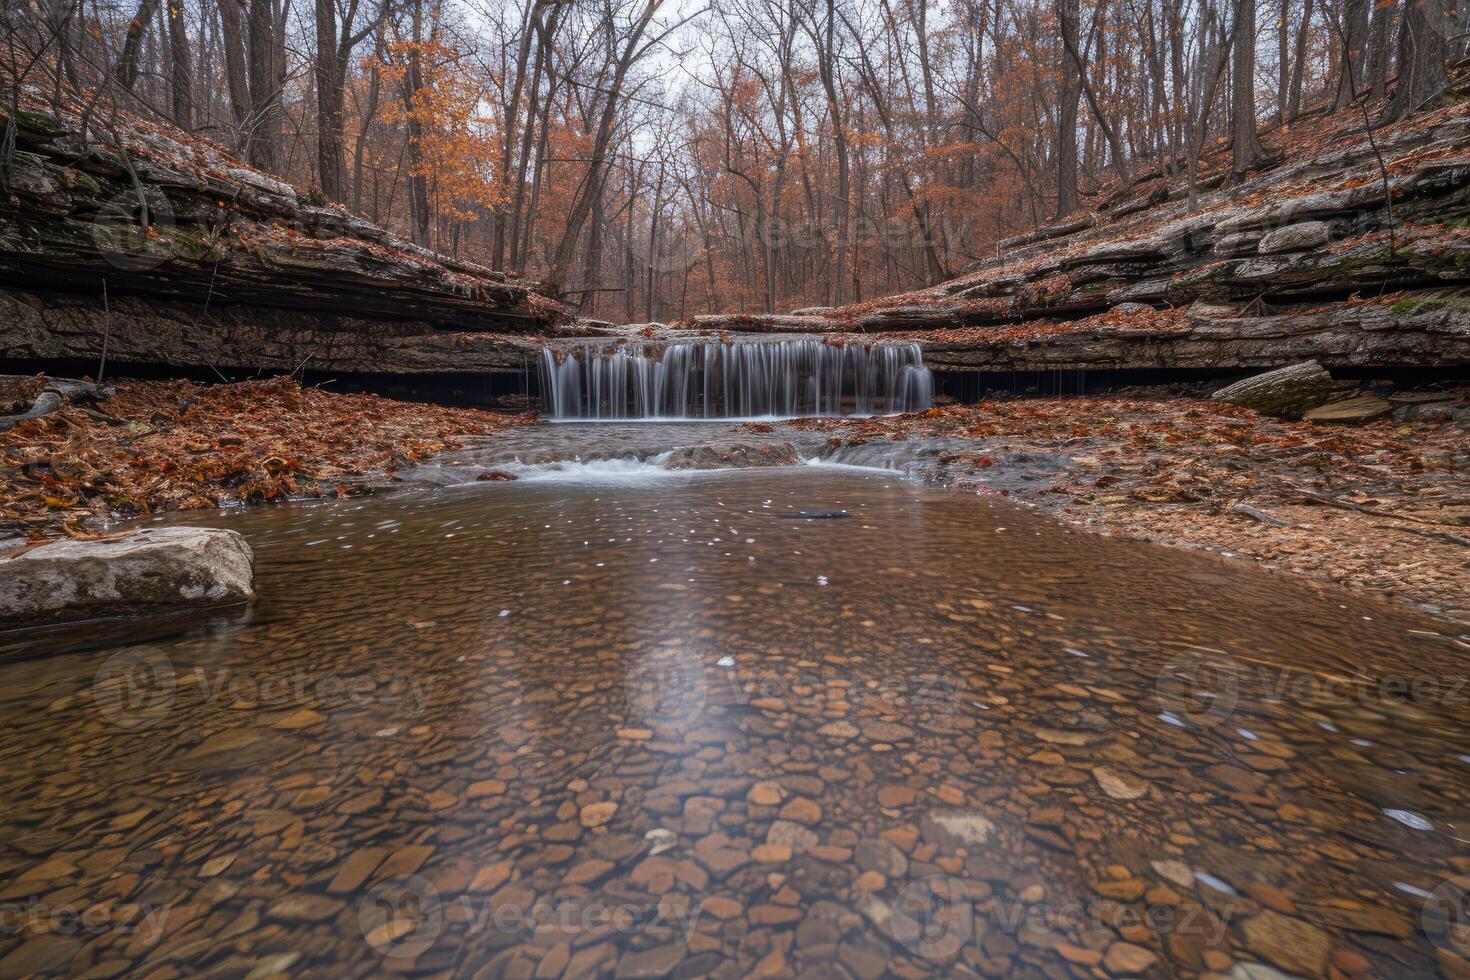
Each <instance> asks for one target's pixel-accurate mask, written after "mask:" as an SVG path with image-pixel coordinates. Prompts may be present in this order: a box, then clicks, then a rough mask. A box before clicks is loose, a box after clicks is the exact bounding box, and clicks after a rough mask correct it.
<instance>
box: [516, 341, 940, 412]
mask: <svg viewBox="0 0 1470 980" xmlns="http://www.w3.org/2000/svg"><path fill="white" fill-rule="evenodd" d="M541 395H542V400H543V401H544V403H545V405H546V412H547V415H548V416H549V417H550V418H554V419H628V418H647V419H655V418H665V419H689V418H705V419H717V418H758V417H761V416H784V417H795V416H804V415H873V414H878V413H885V412H887V413H892V412H921V411H923V410H924V409H926V408H929V407H930V405H932V404H933V401H934V376H933V374H931V373H930V371H929V369H928V368H926V367H925V366H924V354H923V351H922V350H921V349H920V347H919V345H918V344H914V343H879V344H874V345H872V346H871V347H869V346H865V345H863V344H852V343H849V344H845V345H843V346H835V345H832V344H828V343H826V342H824V341H822V340H819V339H799V340H769V341H739V342H735V343H720V342H717V341H709V342H703V341H701V342H695V343H685V344H668V345H657V344H637V345H619V346H613V345H608V344H591V343H589V344H583V345H581V346H579V347H575V348H572V349H570V350H566V349H564V350H562V351H561V352H560V354H558V352H557V351H553V350H552V349H551V348H549V347H548V348H544V349H543V350H542V352H541Z"/></svg>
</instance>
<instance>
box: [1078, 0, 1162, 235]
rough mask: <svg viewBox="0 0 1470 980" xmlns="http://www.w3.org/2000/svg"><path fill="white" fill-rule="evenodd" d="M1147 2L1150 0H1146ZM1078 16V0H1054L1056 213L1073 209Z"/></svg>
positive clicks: (1079, 77) (1079, 79)
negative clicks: (1058, 79)
mask: <svg viewBox="0 0 1470 980" xmlns="http://www.w3.org/2000/svg"><path fill="white" fill-rule="evenodd" d="M1150 2H1151V0H1150ZM1081 18H1082V14H1081V10H1080V8H1079V6H1078V0H1057V22H1058V25H1059V26H1060V28H1061V32H1062V44H1061V47H1060V49H1059V50H1060V55H1061V66H1060V67H1061V69H1062V84H1061V89H1060V91H1059V92H1058V95H1059V96H1060V98H1061V104H1060V105H1059V106H1058V107H1057V217H1058V218H1065V217H1066V216H1067V215H1069V214H1071V213H1072V212H1073V211H1076V210H1077V205H1078V199H1077V101H1078V100H1079V99H1081V98H1082V73H1081V72H1080V71H1078V68H1077V60H1076V59H1075V58H1073V57H1072V52H1073V51H1075V50H1077V33H1078V23H1079V21H1080V20H1081Z"/></svg>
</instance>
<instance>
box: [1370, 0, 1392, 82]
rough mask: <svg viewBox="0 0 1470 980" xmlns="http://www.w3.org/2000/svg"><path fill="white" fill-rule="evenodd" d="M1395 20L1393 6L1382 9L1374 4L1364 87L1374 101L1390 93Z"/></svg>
mask: <svg viewBox="0 0 1470 980" xmlns="http://www.w3.org/2000/svg"><path fill="white" fill-rule="evenodd" d="M1393 18H1394V9H1393V6H1392V5H1391V4H1390V5H1388V6H1382V7H1380V6H1378V5H1377V4H1374V7H1373V26H1372V28H1371V29H1370V31H1369V33H1368V50H1367V52H1366V55H1365V57H1366V59H1367V60H1366V63H1365V67H1364V73H1363V74H1364V77H1363V85H1364V87H1365V88H1367V89H1368V92H1369V93H1370V96H1371V98H1373V99H1381V98H1383V97H1384V95H1386V94H1387V93H1388V63H1389V62H1390V61H1392V60H1393Z"/></svg>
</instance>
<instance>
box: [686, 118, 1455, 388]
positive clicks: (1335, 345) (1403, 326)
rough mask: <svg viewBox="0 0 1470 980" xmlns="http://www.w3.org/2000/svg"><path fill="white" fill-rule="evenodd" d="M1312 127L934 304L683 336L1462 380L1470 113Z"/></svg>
mask: <svg viewBox="0 0 1470 980" xmlns="http://www.w3.org/2000/svg"><path fill="white" fill-rule="evenodd" d="M1316 126H1317V131H1314V132H1311V133H1301V132H1298V133H1283V132H1281V131H1279V130H1278V131H1277V132H1275V133H1274V134H1271V135H1270V136H1269V137H1268V139H1267V142H1268V144H1271V145H1272V146H1273V148H1274V149H1275V151H1276V154H1277V155H1276V157H1275V159H1276V161H1277V162H1276V164H1275V165H1274V166H1271V167H1268V168H1267V169H1264V170H1263V171H1261V172H1259V173H1257V174H1256V175H1255V176H1253V177H1252V178H1251V179H1250V180H1248V181H1246V182H1244V183H1242V184H1239V185H1237V186H1234V187H1230V188H1224V187H1222V186H1221V185H1222V183H1223V177H1224V175H1223V174H1215V175H1212V176H1209V177H1206V178H1205V179H1203V180H1201V181H1200V182H1199V183H1198V184H1197V185H1196V189H1195V190H1196V194H1195V198H1194V200H1193V201H1191V200H1190V197H1191V195H1190V192H1189V188H1188V187H1187V186H1186V183H1185V181H1184V179H1183V178H1181V177H1170V176H1168V175H1166V174H1164V173H1162V172H1160V171H1158V170H1154V171H1151V172H1148V173H1145V174H1142V175H1140V176H1138V177H1136V178H1135V179H1134V180H1133V181H1132V182H1130V183H1129V184H1128V185H1127V186H1124V187H1121V188H1118V189H1117V190H1115V191H1113V192H1112V193H1111V194H1109V195H1107V196H1106V197H1104V198H1102V199H1100V200H1099V201H1097V202H1096V205H1095V207H1094V209H1093V210H1092V211H1090V212H1088V213H1086V214H1084V215H1080V216H1077V217H1075V218H1073V219H1071V220H1068V221H1067V222H1065V223H1059V224H1056V225H1053V226H1050V227H1047V228H1042V229H1040V230H1038V231H1036V232H1034V233H1032V234H1029V235H1025V236H1021V237H1018V238H1013V239H1010V240H1008V241H1003V242H1001V243H1000V244H999V246H998V247H997V254H996V256H995V257H994V258H993V259H989V260H986V261H983V262H979V263H976V264H975V265H974V266H973V267H972V268H971V269H970V270H969V271H967V272H966V273H965V274H964V275H963V276H961V277H959V278H958V279H955V280H953V281H951V282H947V283H944V284H942V285H939V286H936V287H933V288H931V289H926V290H921V291H919V292H914V293H909V294H906V295H902V296H896V297H890V298H888V299H883V300H878V301H874V302H871V303H865V304H858V305H851V306H845V307H840V308H837V309H831V310H826V309H819V310H808V311H799V312H798V313H795V314H785V315H774V316H765V315H721V316H703V317H694V318H693V319H692V320H690V321H689V322H688V323H687V324H684V325H682V326H684V327H685V328H687V329H690V330H693V331H698V332H715V331H733V330H740V331H767V332H770V331H776V332H789V331H793V330H799V331H806V332H823V333H842V334H856V335H861V337H862V338H864V339H867V338H872V337H874V335H877V336H879V337H895V336H896V337H903V338H906V339H913V340H917V341H919V342H920V343H921V344H923V346H924V349H925V359H926V361H927V362H928V363H929V364H930V365H932V366H934V367H937V368H940V369H946V368H947V369H955V370H1049V369H1057V368H1061V369H1084V368H1092V369H1120V368H1125V369H1126V368H1161V367H1176V368H1246V367H1274V366H1278V365H1282V364H1290V363H1293V362H1296V361H1303V360H1308V359H1312V358H1315V359H1316V360H1318V361H1319V362H1321V363H1322V364H1323V365H1324V366H1327V367H1346V366H1389V365H1414V366H1440V365H1458V364H1466V363H1470V228H1467V219H1470V104H1466V103H1460V104H1457V105H1454V106H1450V107H1448V108H1445V109H1441V110H1438V111H1436V112H1432V113H1426V114H1422V115H1418V116H1413V117H1409V118H1407V119H1405V120H1404V121H1402V122H1401V123H1399V124H1397V125H1395V126H1393V127H1390V128H1386V129H1383V130H1380V131H1378V132H1376V133H1375V134H1373V136H1372V137H1371V138H1370V137H1369V136H1368V135H1367V134H1366V133H1364V132H1363V130H1362V126H1361V119H1360V118H1355V117H1354V116H1352V115H1350V114H1340V115H1338V116H1332V117H1327V118H1325V119H1323V120H1320V121H1318V122H1317V123H1316ZM1298 128H1301V127H1298ZM1301 146H1310V147H1320V148H1321V149H1318V150H1316V152H1312V151H1310V150H1308V151H1307V152H1305V153H1303V152H1302V151H1301V150H1300V149H1298V147H1301ZM1380 155H1381V162H1380ZM1202 188H1203V192H1201V189H1202ZM853 339H857V338H853Z"/></svg>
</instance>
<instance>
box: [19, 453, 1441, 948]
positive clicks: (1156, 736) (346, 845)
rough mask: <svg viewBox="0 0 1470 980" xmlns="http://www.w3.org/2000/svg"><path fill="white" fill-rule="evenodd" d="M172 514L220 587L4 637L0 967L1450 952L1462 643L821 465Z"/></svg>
mask: <svg viewBox="0 0 1470 980" xmlns="http://www.w3.org/2000/svg"><path fill="white" fill-rule="evenodd" d="M557 428H558V429H567V428H569V427H557ZM563 437H564V436H558V438H563ZM630 438H632V436H630ZM444 482H454V481H449V480H446V481H444ZM812 515H820V516H812ZM188 517H189V520H188V523H196V524H197V523H209V524H214V525H218V526H225V527H231V528H234V529H236V530H238V531H240V532H241V533H242V534H244V535H245V536H246V537H247V538H248V539H249V541H250V543H251V545H252V546H253V547H254V549H255V551H256V555H257V557H258V588H259V593H260V595H259V599H258V601H257V602H255V603H254V604H253V605H251V606H249V607H241V608H235V609H231V610H225V611H221V612H217V613H212V614H208V615H199V614H193V615H189V616H185V617H175V618H171V619H163V620H159V619H153V620H148V621H138V622H109V623H93V624H88V625H85V626H82V627H73V628H69V629H64V630H51V631H46V632H44V633H31V634H12V635H10V636H9V637H7V638H4V639H0V660H3V661H4V662H3V663H0V710H3V712H4V717H5V720H6V730H5V737H4V739H3V741H0V766H3V771H4V774H5V781H4V784H3V788H0V976H19V975H23V974H25V973H27V972H47V971H52V972H67V973H72V974H82V973H87V972H88V971H91V973H90V975H92V976H114V975H121V974H124V973H127V974H137V975H144V974H151V973H155V972H157V975H179V974H180V973H191V974H192V973H209V974H212V975H219V976H242V977H243V976H266V975H270V974H274V973H284V974H289V975H293V976H338V975H344V974H353V975H382V974H385V973H401V974H443V975H457V976H559V975H568V976H572V975H576V976H594V975H600V974H601V975H614V974H616V975H618V976H624V977H637V976H665V975H668V976H700V975H711V974H712V975H719V976H732V977H733V976H743V975H747V974H749V973H750V972H752V971H760V972H764V973H766V974H768V975H790V974H797V973H806V974H808V975H821V976H852V977H878V976H882V975H885V974H887V975H892V974H899V975H946V976H947V975H973V974H983V975H987V976H1006V975H1017V976H1031V975H1037V976H1040V975H1049V976H1065V975H1071V974H1072V972H1073V971H1075V972H1077V973H1079V974H1083V975H1086V974H1088V973H1090V972H1092V971H1094V970H1098V969H1106V970H1107V971H1109V972H1111V973H1113V974H1128V973H1146V974H1151V975H1167V974H1181V973H1183V974H1189V973H1200V972H1205V971H1211V970H1213V971H1215V972H1220V973H1229V972H1230V971H1231V970H1234V971H1235V973H1236V975H1237V976H1242V977H1244V976H1262V977H1266V976H1272V975H1273V974H1271V973H1268V972H1263V971H1264V970H1265V967H1263V966H1255V965H1254V964H1271V965H1272V967H1273V968H1275V969H1279V970H1280V971H1281V972H1283V973H1286V974H1288V975H1290V974H1295V975H1309V974H1312V973H1314V972H1325V971H1326V970H1327V968H1328V967H1327V965H1328V964H1329V963H1335V964H1338V966H1337V967H1335V968H1337V969H1341V970H1343V971H1344V972H1351V970H1352V969H1359V970H1365V971H1372V972H1375V973H1377V974H1378V975H1383V976H1423V975H1434V974H1435V973H1436V972H1438V971H1440V970H1441V969H1443V970H1445V971H1446V972H1447V973H1448V972H1450V971H1451V970H1453V969H1456V968H1458V966H1459V964H1460V963H1461V962H1462V960H1460V959H1458V957H1460V956H1463V955H1464V953H1465V951H1466V948H1467V947H1466V945H1465V940H1466V938H1467V932H1466V929H1467V926H1470V922H1467V916H1466V906H1465V905H1464V902H1463V894H1464V892H1463V886H1464V885H1465V884H1466V879H1464V878H1463V877H1460V878H1458V879H1457V878H1456V876H1463V875H1465V874H1467V873H1470V847H1467V840H1470V804H1467V794H1470V728H1467V724H1470V710H1467V708H1466V705H1465V700H1466V698H1467V697H1470V689H1467V688H1466V686H1465V685H1464V674H1465V671H1464V666H1463V665H1464V662H1465V657H1466V655H1467V653H1470V648H1467V646H1466V644H1465V643H1464V642H1463V640H1461V639H1459V638H1457V637H1455V636H1454V635H1453V631H1452V630H1451V629H1450V628H1449V627H1446V626H1445V625H1444V624H1441V623H1439V622H1437V621H1434V620H1431V619H1427V618H1424V617H1421V616H1418V615H1417V614H1414V613H1411V612H1408V611H1405V610H1402V609H1399V608H1397V607H1390V606H1387V605H1384V604H1381V603H1378V602H1376V601H1371V600H1367V599H1364V598H1361V597H1358V596H1355V595H1351V594H1349V593H1347V592H1344V591H1340V590H1338V589H1336V588H1333V587H1330V586H1326V585H1317V584H1312V583H1308V582H1305V581H1300V580H1293V579H1285V578H1282V577H1280V576H1274V575H1269V574H1266V573H1262V572H1258V571H1256V570H1253V569H1251V568H1249V567H1246V566H1243V565H1242V564H1241V563H1239V562H1229V561H1226V560H1223V559H1219V558H1215V557H1211V556H1206V555H1202V554H1196V553H1190V552H1186V551H1180V550H1166V549H1161V548H1157V547H1153V546H1148V545H1144V544H1139V543H1135V542H1127V541H1121V540H1115V539H1110V538H1104V537H1098V536H1093V535H1088V534H1084V533H1081V532H1075V531H1073V530H1071V529H1069V528H1067V527H1065V526H1063V525H1061V524H1058V523H1056V522H1053V521H1051V520H1049V519H1046V518H1044V517H1041V516H1038V515H1035V514H1033V513H1031V512H1028V511H1026V510H1024V509H1021V508H1018V507H1015V506H1013V505H1010V504H1007V503H1006V502H1004V501H997V500H986V499H981V498H977V497H974V496H970V495H966V494H960V493H956V492H953V491H947V490H942V489H937V488H931V487H928V486H925V485H923V484H921V483H919V482H906V481H904V480H901V479H899V478H897V477H894V476H891V475H884V474H879V473H874V472H867V471H861V470H855V469H850V468H838V467H825V466H798V467H786V468H780V469H769V470H752V471H731V472H718V473H667V472H662V471H658V470H657V469H656V468H646V467H645V468H641V469H638V470H637V471H636V472H633V473H628V472H622V473H616V472H613V473H609V472H603V473H588V472H585V471H584V472H581V473H580V474H577V478H575V479H557V478H544V479H534V480H524V481H520V482H507V483H476V484H472V485H465V486H458V487H442V488H439V489H432V490H416V491H411V492H407V493H404V494H400V495H396V496H391V497H383V498H372V499H358V500H348V501H336V502H330V503H319V504H311V505H287V506H280V507H274V508H264V509H252V510H249V511H244V512H236V513H231V514H221V515H215V516H211V517H208V518H206V519H204V520H200V518H199V517H198V515H188ZM1457 881H1458V882H1459V884H1456V882H1457ZM1098 964H1101V965H1098ZM1252 970H1255V971H1257V972H1254V973H1252V972H1250V971H1252Z"/></svg>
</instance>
